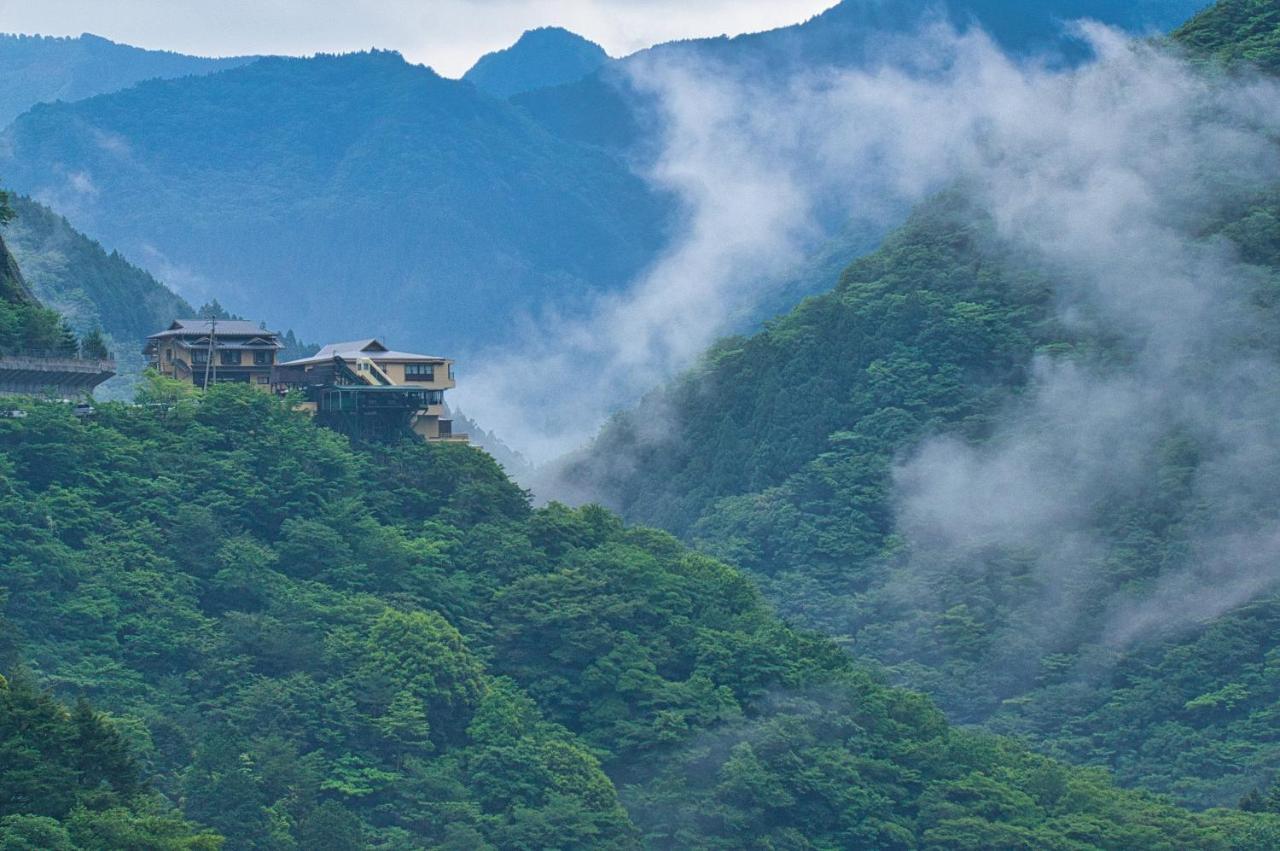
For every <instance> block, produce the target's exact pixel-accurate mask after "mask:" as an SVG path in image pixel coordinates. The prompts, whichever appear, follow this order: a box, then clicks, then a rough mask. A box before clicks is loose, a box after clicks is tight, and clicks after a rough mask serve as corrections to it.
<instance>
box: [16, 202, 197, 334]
mask: <svg viewBox="0 0 1280 851" xmlns="http://www.w3.org/2000/svg"><path fill="white" fill-rule="evenodd" d="M12 204H13V211H14V217H13V220H12V221H11V222H10V223H9V225H8V227H7V228H5V231H4V236H5V241H6V242H7V243H8V245H9V250H10V251H11V252H12V253H13V256H14V258H15V259H16V260H17V261H18V265H19V266H20V267H21V268H22V273H23V276H24V277H25V278H26V281H27V283H28V284H29V285H30V287H31V290H32V291H33V292H34V293H35V295H36V296H37V297H38V298H39V299H40V300H41V301H42V302H43V303H44V304H46V305H48V306H49V307H51V308H53V309H55V310H57V311H58V312H59V313H61V314H62V315H63V316H65V317H66V318H67V320H68V322H70V323H71V326H72V327H73V328H75V329H76V330H78V331H81V332H86V331H89V330H92V329H93V328H100V329H101V330H102V331H103V332H105V333H106V334H107V335H108V336H109V337H111V338H112V339H113V340H116V341H119V342H120V344H121V345H122V346H124V347H127V348H128V349H130V350H132V349H141V348H142V343H143V341H144V340H145V339H146V337H147V335H148V334H154V333H155V332H156V331H158V330H160V329H162V328H167V327H168V325H169V323H170V322H172V321H173V320H174V319H175V318H178V317H183V316H194V315H195V310H194V308H192V307H191V305H190V304H189V303H188V302H187V301H186V300H185V299H183V298H182V297H181V296H178V295H176V294H175V293H174V292H173V291H171V290H170V289H169V288H168V287H166V286H165V285H164V284H162V283H160V282H159V281H157V280H156V279H155V278H154V277H152V276H151V275H150V274H148V273H147V272H144V271H143V270H141V269H139V268H138V267H136V266H134V265H132V264H131V263H129V261H127V260H125V259H124V257H122V256H120V254H119V253H118V252H108V251H106V250H105V249H104V248H103V247H102V246H101V245H100V244H99V243H97V242H94V241H93V240H91V239H89V238H88V237H86V236H85V235H84V234H82V233H80V232H79V231H77V230H75V228H73V227H72V226H71V224H70V223H69V222H68V221H67V220H66V219H65V218H64V217H62V216H60V215H58V214H57V213H55V212H53V211H52V210H50V209H49V208H48V207H46V206H44V205H43V204H40V203H37V202H36V201H33V200H32V199H30V198H27V197H25V196H21V195H18V196H14V197H13V199H12Z"/></svg>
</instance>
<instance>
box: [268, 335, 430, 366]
mask: <svg viewBox="0 0 1280 851" xmlns="http://www.w3.org/2000/svg"><path fill="white" fill-rule="evenodd" d="M334 358H342V359H343V360H347V361H354V360H359V359H360V358H369V359H370V360H374V361H397V362H400V361H404V362H417V363H447V362H448V359H447V358H441V357H436V356H434V355H419V354H414V353H413V352H397V351H393V350H391V349H388V348H387V347H386V346H384V345H383V344H382V343H380V342H378V341H377V340H375V339H372V338H370V339H368V340H351V341H350V342H346V343H330V344H329V345H327V346H323V347H321V349H320V351H318V352H316V353H315V354H314V355H312V356H311V357H309V358H302V359H301V360H291V361H288V362H287V363H282V364H280V366H311V365H313V364H319V363H328V362H329V361H331V360H333V359H334Z"/></svg>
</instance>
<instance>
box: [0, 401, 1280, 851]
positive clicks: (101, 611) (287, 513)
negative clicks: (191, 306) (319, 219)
mask: <svg viewBox="0 0 1280 851" xmlns="http://www.w3.org/2000/svg"><path fill="white" fill-rule="evenodd" d="M192 392H193V391H192V390H191V389H190V388H186V387H183V386H181V385H177V384H175V383H172V382H166V381H164V380H157V381H156V382H155V383H154V384H152V385H151V386H150V387H149V389H148V391H147V393H146V394H145V395H144V397H143V401H145V402H147V403H148V404H147V405H145V406H140V407H133V406H123V405H119V404H116V403H107V404H104V405H100V406H99V407H98V412H97V415H96V417H94V418H93V419H91V420H88V421H86V420H83V419H77V418H76V417H74V416H73V415H72V413H71V411H70V410H69V409H68V408H67V407H66V406H62V405H57V404H40V403H26V404H24V407H26V409H27V410H28V416H27V417H26V418H23V419H10V420H3V421H0V483H2V484H3V487H0V529H2V530H3V534H2V535H0V561H2V562H3V563H4V564H5V565H6V569H5V570H4V571H3V573H0V601H3V606H2V608H0V614H2V616H3V621H0V647H3V648H6V650H5V653H4V654H3V658H5V659H6V660H8V661H7V663H6V664H7V667H6V671H7V673H6V677H7V679H8V680H9V682H10V683H11V684H12V683H18V682H24V681H25V680H24V677H27V676H31V677H35V678H37V681H38V682H40V683H42V684H47V685H49V686H52V687H53V688H54V690H55V691H56V692H58V693H60V694H64V695H68V696H70V695H77V696H84V697H87V698H89V699H90V700H91V701H92V702H93V703H94V705H95V706H97V707H99V708H101V709H103V710H106V711H107V712H108V713H109V714H110V717H111V718H112V719H113V723H112V725H111V726H112V727H114V728H115V729H116V730H118V731H120V738H121V739H123V740H124V741H127V742H128V744H129V746H130V747H131V749H132V752H133V755H132V756H131V757H129V756H127V755H125V754H123V753H122V751H121V747H120V744H119V740H118V739H116V738H114V737H112V736H110V735H109V734H108V733H107V732H105V731H100V732H99V733H97V734H95V735H99V736H105V737H106V739H105V744H104V745H103V746H104V747H109V748H110V750H111V752H112V753H114V754H117V755H118V756H117V759H118V760H120V761H121V762H120V764H121V765H122V766H127V762H128V760H130V759H135V760H137V761H138V764H139V765H140V766H141V769H142V770H141V773H140V775H139V776H145V777H148V778H151V779H152V782H153V783H154V786H155V788H156V789H158V790H159V791H161V792H162V793H164V794H165V796H166V797H168V798H169V799H170V800H171V801H174V802H175V803H177V804H179V805H180V806H181V807H182V813H183V815H184V816H185V817H186V818H188V819H191V820H193V821H195V822H198V823H200V824H203V825H206V826H207V827H209V828H212V829H214V830H216V831H217V832H218V833H220V834H222V835H224V836H225V837H226V840H227V847H228V848H231V849H240V848H271V849H276V848H317V847H323V848H326V849H335V850H336V849H347V848H351V849H356V848H370V847H376V848H406V849H407V848H411V847H423V846H426V847H445V848H467V849H477V848H548V847H555V848H564V849H587V848H590V849H600V848H633V847H639V846H645V847H653V848H691V847H697V848H724V849H741V848H770V847H794V848H815V849H816V848H854V847H865V848H883V849H913V848H922V847H928V848H936V849H976V848H996V847H1007V848H1064V849H1066V848H1070V849H1091V848H1109V849H1122V848H1138V847H1141V848H1150V849H1170V851H1173V849H1198V848H1203V849H1219V848H1236V849H1264V848H1269V847H1274V844H1275V842H1276V840H1277V833H1276V831H1277V830H1278V829H1280V820H1278V819H1277V817H1276V816H1274V815H1269V814H1266V813H1260V814H1250V813H1245V812H1239V811H1213V812H1209V813H1203V814H1191V813H1188V812H1185V811H1182V810H1178V809H1176V808H1174V807H1173V806H1171V805H1170V804H1168V803H1166V802H1164V801H1162V800H1160V799H1157V798H1153V797H1151V796H1148V795H1145V794H1139V793H1132V792H1123V791H1119V790H1117V789H1115V788H1114V787H1112V786H1111V785H1110V783H1109V782H1108V780H1107V779H1106V777H1105V776H1104V775H1102V774H1100V773H1097V772H1093V771H1081V770H1074V769H1069V768H1066V767H1064V766H1062V765H1060V764H1057V763H1054V762H1052V761H1050V760H1048V759H1046V758H1043V757H1038V756H1034V755H1032V754H1030V753H1028V752H1027V751H1025V750H1024V749H1022V748H1021V747H1020V746H1018V745H1016V744H1014V743H1012V742H1011V741H1008V740H1002V739H998V738H992V737H989V736H982V735H976V734H971V733H965V732H961V731H958V730H956V729H953V728H950V727H948V726H947V724H946V722H945V721H944V720H943V718H942V716H941V715H940V714H939V713H938V711H937V710H935V709H934V708H933V707H932V706H931V705H930V703H929V702H928V700H927V699H925V698H922V697H920V696H918V695H914V694H910V693H907V692H903V691H898V690H895V689H892V688H889V687H887V686H885V685H883V684H880V683H878V682H876V681H875V680H874V679H872V678H871V677H869V676H867V675H866V674H864V673H861V672H859V671H858V670H857V668H856V666H855V665H854V663H853V661H852V660H851V659H850V658H849V657H848V656H847V655H846V654H844V653H843V652H841V651H840V650H839V649H838V648H836V647H835V646H834V645H832V644H831V643H830V642H828V641H827V640H825V639H822V638H819V637H816V636H814V635H809V634H804V633H800V632H797V631H795V630H792V629H789V628H788V627H786V626H784V625H783V624H782V623H781V622H780V621H779V620H778V619H777V618H776V617H774V616H773V614H772V613H771V612H770V610H769V609H768V607H767V606H766V605H765V604H764V602H763V601H762V599H761V598H760V596H759V595H758V593H757V592H756V591H755V590H754V588H753V587H752V585H751V583H750V582H748V581H747V580H746V578H745V577H744V576H742V575H741V574H739V573H738V572H736V571H735V570H734V569H732V568H730V567H728V566H726V565H724V564H721V563H719V562H716V561H714V560H713V559H711V558H709V557H706V556H703V555H698V554H696V553H693V552H690V551H688V550H686V549H684V548H683V547H682V546H681V545H680V544H678V543H677V542H676V541H675V540H674V539H673V538H671V537H670V536H668V535H666V534H663V533H660V532H655V531H649V530H644V529H637V528H628V527H625V526H623V525H622V523H621V522H620V521H619V520H618V519H617V518H615V517H614V516H612V515H610V514H609V513H607V512H605V511H604V510H602V509H599V508H585V509H581V510H570V509H567V508H565V507H563V506H559V505H551V506H548V507H546V508H543V509H539V510H532V509H531V508H530V507H529V504H528V501H527V497H526V495H525V494H523V493H522V492H521V491H520V490H519V489H517V488H516V487H515V486H514V485H513V484H512V483H511V482H509V481H508V480H507V479H506V478H505V477H504V476H503V475H502V474H501V472H500V471H499V470H498V469H497V467H496V466H495V465H494V464H493V462H492V461H491V460H489V459H488V458H487V457H486V456H484V455H483V454H482V453H479V452H476V451H475V450H473V449H470V448H468V447H465V446H450V445H427V444H422V443H417V442H405V443H402V444H395V445H385V446H369V447H363V448H353V447H352V446H350V445H349V444H348V443H347V442H346V440H345V439H344V438H341V437H339V436H337V435H336V434H334V433H332V432H328V431H325V430H324V429H321V428H319V427H317V426H315V425H314V424H313V423H312V422H311V421H310V420H309V418H307V417H306V416H305V415H304V414H300V413H297V412H293V411H291V410H290V409H289V406H288V404H287V403H286V402H283V401H281V400H277V399H274V398H272V397H270V396H268V395H267V394H261V393H256V392H254V391H252V390H250V389H248V388H236V387H231V386H219V387H217V388H215V389H214V390H213V391H211V392H210V393H209V394H207V395H205V396H203V397H202V398H196V397H194V396H193V395H192ZM246 438H247V439H246ZM18 657H21V658H22V659H25V662H26V668H27V670H29V672H30V673H29V674H20V675H19V676H17V677H14V676H10V674H12V672H13V669H14V668H13V666H14V661H13V660H14V659H15V658H18ZM13 687H14V686H13V685H10V686H9V687H8V688H10V689H13ZM10 693H12V692H10ZM3 694H7V693H5V692H0V695H3ZM19 696H20V697H21V699H22V700H23V701H24V702H25V705H33V706H34V707H35V709H34V710H32V714H33V715H34V716H36V717H40V713H42V712H43V713H44V717H46V718H48V716H49V715H50V712H51V710H48V709H47V708H42V707H48V706H49V704H48V702H47V700H45V699H43V698H39V697H38V696H36V695H34V694H33V693H32V692H31V691H30V690H29V689H27V690H26V691H25V692H22V693H20V694H19ZM4 699H5V698H4V697H0V719H3V720H0V748H4V747H10V748H16V749H17V750H18V751H19V752H21V753H23V754H24V756H23V759H25V760H28V762H29V764H30V765H31V766H32V769H31V770H32V774H31V775H18V774H15V773H14V772H13V770H12V766H13V765H14V763H13V762H11V761H10V760H8V759H6V760H5V761H4V762H3V763H0V782H8V783H21V782H26V781H25V780H24V779H23V778H24V777H26V776H32V777H35V778H49V777H57V776H58V772H60V771H65V765H66V762H67V761H68V760H70V761H71V762H72V763H74V762H75V761H76V760H83V757H82V756H80V755H79V753H80V752H79V751H77V750H76V748H77V747H79V746H76V745H70V746H69V749H66V750H62V751H59V750H57V749H56V747H57V746H56V745H55V744H53V743H56V742H59V741H61V740H59V739H57V738H56V737H55V738H54V739H53V740H52V742H51V743H47V744H43V745H41V746H40V747H39V748H37V750H38V752H37V753H33V752H32V748H33V744H32V743H28V744H24V743H23V739H22V735H25V733H24V732H21V731H20V732H19V733H18V736H19V738H18V741H17V742H16V743H15V742H14V741H13V735H14V732H13V729H14V725H13V721H12V716H11V714H10V713H11V712H12V711H13V710H11V709H9V708H7V707H6V705H5V704H4V703H3V700H4ZM24 711H25V710H24ZM81 717H84V718H85V719H88V718H90V717H91V715H90V714H89V713H87V712H86V711H85V710H83V709H79V710H77V711H76V713H74V714H73V716H72V719H73V720H75V719H78V718H81ZM41 723H44V724H46V725H48V724H50V723H53V724H57V723H63V722H59V721H56V720H46V721H43V722H41ZM97 723H98V722H94V724H97ZM95 729H99V728H97V727H95ZM42 741H45V742H48V741H49V740H47V739H42ZM24 749H25V750H24ZM94 765H95V767H96V768H95V770H103V769H102V763H100V762H96V761H95V762H94ZM122 771H123V774H122V775H121V777H122V779H121V780H120V781H117V780H115V779H112V778H108V782H109V783H110V784H111V785H112V787H113V788H114V789H115V790H116V792H117V793H119V794H123V793H124V792H125V789H124V785H125V784H126V783H131V782H132V773H131V772H130V771H128V770H124V769H122ZM81 777H82V780H81V782H82V783H88V784H92V783H93V779H94V778H93V777H92V776H85V775H81ZM74 795H75V789H74V787H73V788H70V789H65V788H64V789H63V797H62V798H59V799H58V800H67V799H68V798H70V800H72V801H74V797H73V796H74ZM109 801H110V799H105V800H103V801H99V802H98V803H96V804H95V805H94V806H92V807H89V808H87V810H85V809H73V810H72V811H71V815H70V816H69V817H68V818H69V823H68V824H66V825H64V829H65V830H66V831H67V832H68V833H69V834H70V835H71V837H72V839H73V840H75V839H76V838H77V836H80V835H82V834H83V833H84V832H85V831H86V830H87V831H88V832H89V833H91V834H92V832H93V830H94V828H93V827H92V820H93V819H95V818H98V816H95V815H94V814H95V813H98V812H106V813H114V812H115V809H114V807H113V806H112V805H111V804H110V803H109ZM53 805H54V799H53V798H51V797H49V796H46V795H44V794H43V793H42V794H38V795H34V796H31V795H19V796H17V797H6V798H0V806H2V807H5V808H6V809H4V810H3V812H4V813H5V814H6V815H10V814H12V815H16V816H17V819H16V820H14V819H13V818H12V815H10V819H9V820H7V821H0V844H3V843H5V842H7V841H10V840H13V839H15V838H16V837H18V836H22V835H25V834H24V833H22V832H20V831H31V830H35V829H37V828H39V829H41V830H45V831H47V832H48V833H47V835H54V834H56V833H57V827H56V826H55V825H53V824H50V823H48V822H41V821H39V820H38V819H37V818H35V817H37V816H46V817H50V818H55V819H56V818H59V817H61V815H62V814H63V812H64V811H65V809H64V808H61V805H59V807H60V808H59V809H58V811H57V812H50V811H49V808H50V807H52V806H53ZM104 807H105V808H106V809H105V810H104ZM113 818H115V817H114V816H113ZM120 818H124V817H123V816H120ZM86 822H88V823H90V826H89V827H88V828H87V829H86V828H84V827H82V825H84V824H85V823H86ZM108 846H110V847H118V846H111V845H110V841H109V840H108V841H105V842H104V841H101V840H99V842H98V843H97V844H93V843H87V844H86V845H85V847H93V848H99V847H108ZM155 847H199V846H194V845H157V846H155Z"/></svg>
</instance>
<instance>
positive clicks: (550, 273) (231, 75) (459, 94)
mask: <svg viewBox="0 0 1280 851" xmlns="http://www.w3.org/2000/svg"><path fill="white" fill-rule="evenodd" d="M4 139H5V145H4V148H5V153H4V154H3V155H0V174H4V175H5V178H6V180H7V181H9V182H10V183H11V184H12V185H13V186H14V187H15V188H16V189H18V190H19V191H23V192H26V193H27V194H31V195H34V196H35V197H37V198H39V199H40V200H42V201H45V202H47V203H49V204H50V205H51V206H53V207H55V208H56V209H58V210H59V211H60V212H63V213H66V214H67V215H68V216H69V217H70V218H71V219H72V220H73V221H75V222H76V224H77V226H79V227H81V228H83V229H84V230H85V231H86V232H89V233H91V234H93V235H94V236H95V237H96V238H98V239H101V240H102V241H103V242H104V243H105V244H107V245H110V246H112V247H114V248H118V249H120V250H121V251H123V252H124V253H125V254H126V255H127V256H129V257H130V258H131V259H133V260H134V261H136V262H141V263H144V264H145V265H147V266H149V267H150V268H152V269H153V270H156V271H158V272H161V273H163V275H164V277H165V278H166V280H168V281H170V282H171V283H172V284H174V285H175V286H176V287H177V288H178V290H179V291H180V292H182V293H183V294H184V295H185V296H187V297H189V298H191V299H193V300H203V299H205V298H207V297H209V296H213V295H216V296H217V298H219V299H220V300H221V301H222V302H223V303H224V304H226V305H227V307H228V308H229V309H231V310H233V311H235V312H238V313H244V314H246V315H249V314H253V315H263V316H268V317H271V316H287V317H290V320H289V321H290V324H292V325H293V326H294V327H295V328H297V329H298V330H299V331H300V333H304V334H305V336H307V337H308V338H309V339H317V338H330V339H345V338H347V337H350V336H351V335H352V334H353V333H356V330H355V329H357V328H358V329H361V330H360V332H359V333H370V334H378V335H385V336H388V337H392V338H394V339H396V340H397V341H399V342H400V343H401V344H402V345H404V346H406V347H410V346H429V347H431V348H432V349H436V348H441V347H443V348H445V349H446V350H448V351H450V352H451V353H452V352H457V351H459V350H460V349H461V348H463V347H464V346H465V347H467V348H470V347H473V346H476V345H480V344H483V343H485V342H490V341H493V340H495V339H497V338H499V337H500V336H501V335H502V334H504V333H505V332H506V328H507V327H508V325H509V323H510V322H512V321H514V319H515V317H517V316H519V315H520V314H521V313H522V312H527V313H533V312H534V311H536V309H537V307H538V306H539V305H540V304H541V303H542V302H543V301H544V300H545V299H548V298H556V299H561V300H562V301H563V302H571V301H572V300H574V299H578V298H582V297H584V296H585V295H586V294H587V293H590V292H592V291H600V290H607V289H610V288H614V287H618V286H621V285H622V284H624V283H625V282H627V281H628V280H630V279H631V278H632V277H633V276H634V275H635V274H636V273H637V271H638V270H639V269H641V268H642V267H643V266H644V265H645V264H646V263H647V262H648V261H649V259H650V258H651V257H652V256H653V255H654V253H655V252H656V251H657V249H658V247H659V245H660V244H661V241H662V234H663V232H664V229H665V225H666V219H667V216H668V215H669V206H668V205H667V204H666V203H665V202H663V200H662V199H660V198H659V197H657V196H655V195H654V194H653V193H652V192H651V191H650V190H649V188H648V187H647V186H646V185H645V183H644V182H643V181H642V180H641V179H640V178H638V177H637V176H635V175H634V174H633V173H632V172H631V171H630V169H629V168H628V167H627V166H626V165H625V164H624V163H623V162H621V161H620V160H619V159H618V158H616V157H614V156H613V155H611V154H608V153H606V152H603V151H600V150H598V149H596V148H593V147H590V146H584V145H581V144H578V143H574V142H570V141H566V140H563V139H560V138H558V137H555V136H553V135H551V134H549V133H547V132H546V131H545V130H543V129H542V128H541V127H539V126H538V125H537V124H536V123H534V122H533V121H531V120H530V119H529V118H528V117H527V116H526V115H525V114H524V113H523V112H522V111H521V110H519V109H516V108H515V107H512V106H511V105H509V104H507V103H506V102H504V101H501V100H498V99H495V98H493V97H491V96H489V95H486V94H484V93H482V92H479V91H477V90H476V89H475V88H474V87H473V86H472V85H470V84H468V83H463V82H459V81H454V80H447V79H444V78H442V77H440V76H439V75H437V74H436V73H434V72H433V71H431V70H430V69H428V68H425V67H422V66H416V65H411V64H409V63H407V62H405V61H404V60H403V59H402V58H401V57H400V56H399V55H398V54H395V53H390V52H375V53H363V54H351V55H346V56H317V57H315V58H313V59H278V58H268V59H263V60H260V61H258V62H256V63H253V64H251V65H248V66H244V67H241V68H236V69H234V70H231V71H226V72H223V73H220V74H215V75H210V76H203V77H187V78H183V79H178V80H153V81H149V82H146V83H143V84H140V85H138V86H135V87H133V88H131V89H128V90H125V91H123V92H118V93H115V94H112V95H105V96H101V97H97V98H92V99H89V100H85V101H80V102H78V103H73V104H65V103H64V104H44V105H40V106H37V107H35V108H34V109H32V110H31V111H29V112H28V113H27V114H25V115H24V116H22V117H21V118H20V119H19V120H18V121H17V122H15V123H14V124H13V125H12V126H11V127H10V128H9V129H8V130H7V131H6V132H5V134H4ZM304 329H305V330H304Z"/></svg>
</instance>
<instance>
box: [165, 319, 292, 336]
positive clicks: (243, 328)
mask: <svg viewBox="0 0 1280 851" xmlns="http://www.w3.org/2000/svg"><path fill="white" fill-rule="evenodd" d="M213 330H214V322H213V320H210V319H177V320H174V323H173V324H172V325H170V326H169V328H168V330H166V331H161V332H160V333H159V334H152V335H151V337H153V338H155V337H186V336H188V335H191V334H208V333H209V332H210V331H213ZM216 333H217V335H218V336H219V337H278V336H280V334H279V333H278V332H276V331H264V330H263V329H262V327H261V326H260V325H259V324H258V323H257V322H250V321H248V320H246V319H219V320H217V332H216Z"/></svg>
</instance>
